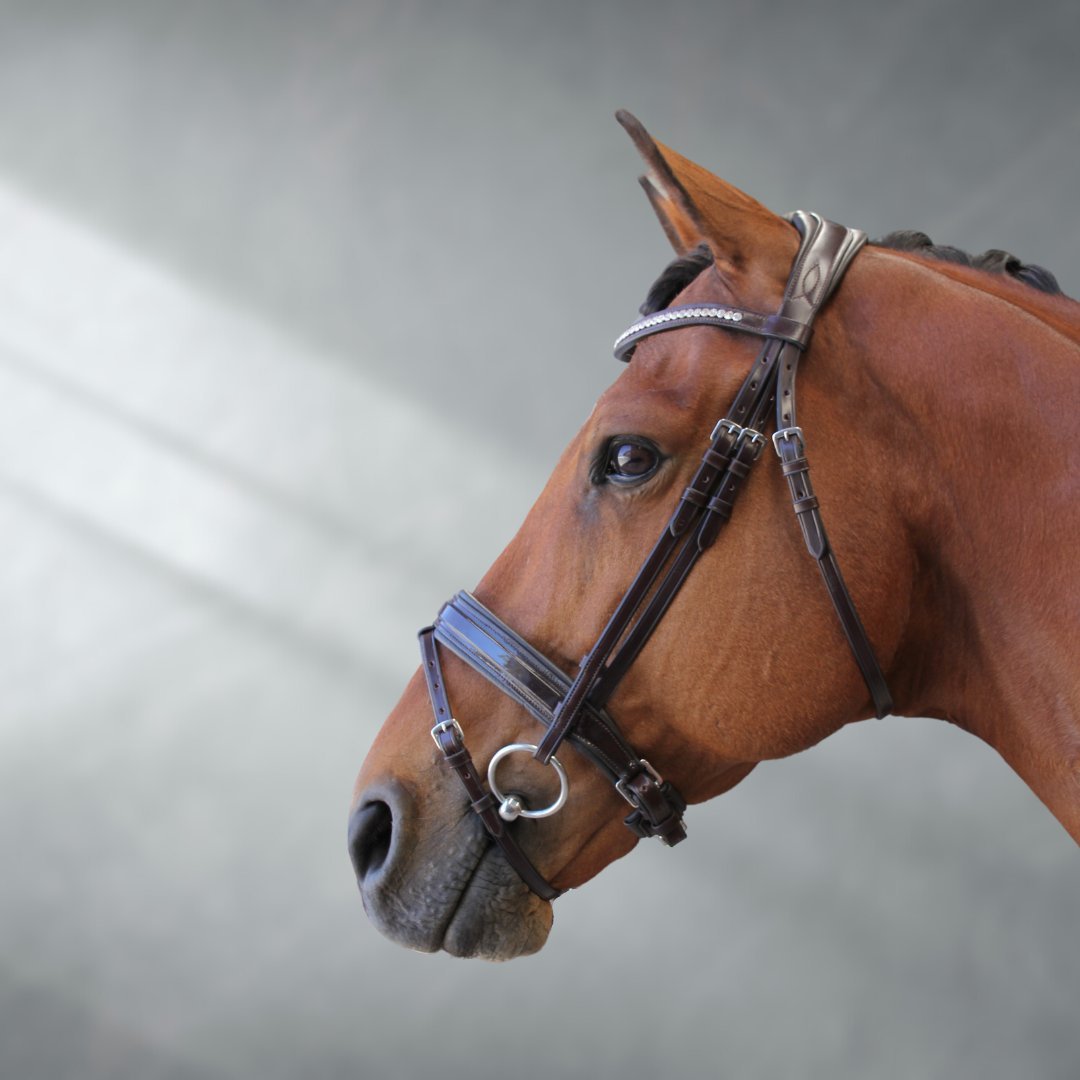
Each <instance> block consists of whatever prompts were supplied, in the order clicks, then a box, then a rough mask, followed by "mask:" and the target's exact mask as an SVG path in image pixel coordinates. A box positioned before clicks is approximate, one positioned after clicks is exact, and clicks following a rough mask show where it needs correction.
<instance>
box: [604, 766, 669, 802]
mask: <svg viewBox="0 0 1080 1080" xmlns="http://www.w3.org/2000/svg"><path fill="white" fill-rule="evenodd" d="M641 765H642V769H643V771H644V772H646V773H648V774H649V776H651V777H652V779H653V781H654V782H655V784H656V786H657V787H660V786H661V785H662V784H663V783H664V778H663V777H662V776H661V775H660V774H659V773H658V772H657V771H656V770H655V769H654V768H653V767H652V765H650V764H649V762H648V761H646V759H645V758H642V759H641ZM640 775H641V773H634V776H640ZM634 776H624V777H623V778H622V779H621V780H616V781H615V790H616V791H617V792H618V793H619V794H620V795H621V796H622V797H623V798H624V799H625V800H626V801H627V802H628V803H629V804H630V805H631V806H632V807H633V808H634V809H635V810H639V809H641V803H640V801H639V800H638V798H637V797H636V796H635V795H634V794H633V793H632V792H631V791H630V789H629V788H628V787H627V786H626V785H627V783H628V782H629V781H630V780H632V779H633V778H634Z"/></svg>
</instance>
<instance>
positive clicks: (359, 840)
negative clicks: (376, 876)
mask: <svg viewBox="0 0 1080 1080" xmlns="http://www.w3.org/2000/svg"><path fill="white" fill-rule="evenodd" d="M393 828H394V816H393V814H392V813H391V812H390V807H389V806H387V804H386V803H384V802H381V801H377V802H369V803H365V804H364V805H363V806H361V807H360V809H358V810H357V811H356V813H355V814H353V816H352V820H351V821H350V822H349V854H350V855H351V856H352V864H353V869H354V870H355V871H356V876H357V878H358V879H359V880H360V881H361V882H362V881H363V880H364V878H366V877H367V876H368V874H370V873H372V872H373V871H375V870H378V869H379V867H380V866H382V864H383V863H384V862H385V861H386V856H387V855H388V854H389V852H390V837H391V835H392V833H393Z"/></svg>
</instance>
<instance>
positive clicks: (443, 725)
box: [431, 716, 465, 750]
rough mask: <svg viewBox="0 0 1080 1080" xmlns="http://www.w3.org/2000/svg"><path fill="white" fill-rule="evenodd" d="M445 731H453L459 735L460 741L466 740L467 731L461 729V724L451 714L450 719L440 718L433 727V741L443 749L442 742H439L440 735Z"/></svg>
mask: <svg viewBox="0 0 1080 1080" xmlns="http://www.w3.org/2000/svg"><path fill="white" fill-rule="evenodd" d="M444 731H453V732H454V733H455V734H456V735H457V737H458V742H461V743H464V742H465V732H463V731H462V730H461V725H460V724H459V723H458V722H457V721H456V720H455V719H454V718H453V717H452V716H451V717H450V719H449V720H440V721H439V722H438V723H437V724H436V725H435V726H434V727H433V728H432V729H431V738H432V741H433V742H434V743H435V745H436V746H437V747H438V748H439V749H440V750H442V743H440V742H439V735H440V734H441V733H442V732H444Z"/></svg>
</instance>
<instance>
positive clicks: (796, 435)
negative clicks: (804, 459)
mask: <svg viewBox="0 0 1080 1080" xmlns="http://www.w3.org/2000/svg"><path fill="white" fill-rule="evenodd" d="M781 439H798V440H799V456H800V457H801V456H802V455H803V453H804V452H805V451H806V440H805V439H804V438H803V433H802V428H801V427H784V428H780V430H779V431H774V432H773V437H772V444H773V449H774V450H775V451H776V456H777V457H781V458H782V457H783V456H784V455H783V454H782V453H781V452H780V440H781Z"/></svg>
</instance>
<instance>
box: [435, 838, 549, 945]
mask: <svg viewBox="0 0 1080 1080" xmlns="http://www.w3.org/2000/svg"><path fill="white" fill-rule="evenodd" d="M552 921H553V916H552V910H551V904H550V903H549V902H548V901H546V900H541V899H540V897H539V896H537V895H536V894H535V893H534V892H532V891H530V890H529V888H528V887H527V886H526V885H525V884H524V882H522V880H521V879H520V878H519V877H518V876H517V874H516V873H515V872H514V870H513V869H512V868H511V867H510V865H509V863H507V861H506V859H504V858H503V856H502V853H501V852H500V851H499V850H498V849H497V848H496V847H494V846H489V847H488V848H487V850H486V851H485V852H484V854H483V856H482V857H481V858H480V861H479V862H478V863H477V865H476V869H475V871H474V872H473V875H472V877H471V878H470V879H469V881H468V883H467V884H466V886H465V889H464V891H463V892H462V894H461V898H460V900H459V902H458V904H457V907H456V908H455V910H454V911H453V912H452V914H451V916H450V920H449V922H447V924H446V929H445V931H444V932H443V939H442V946H441V947H442V948H443V949H444V950H445V951H446V952H448V953H450V954H451V955H452V956H463V957H479V958H480V959H483V960H512V959H514V957H516V956H528V955H529V954H530V953H534V952H536V951H537V950H539V949H540V948H542V947H543V945H544V943H545V942H546V941H547V938H548V934H549V933H550V932H551V924H552Z"/></svg>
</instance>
